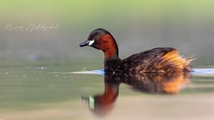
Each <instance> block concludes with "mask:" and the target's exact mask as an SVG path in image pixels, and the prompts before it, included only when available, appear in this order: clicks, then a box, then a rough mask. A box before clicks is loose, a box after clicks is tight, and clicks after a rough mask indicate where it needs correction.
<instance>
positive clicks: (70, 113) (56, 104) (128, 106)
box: [0, 62, 214, 120]
mask: <svg viewBox="0 0 214 120" xmlns="http://www.w3.org/2000/svg"><path fill="white" fill-rule="evenodd" d="M47 63H48V64H47ZM77 66H78V67H77ZM85 66H87V68H91V70H93V69H94V68H96V67H95V66H93V65H92V66H90V65H82V64H81V63H66V62H65V63H60V62H56V63H51V64H50V63H49V62H42V63H39V62H38V63H33V62H32V63H24V64H18V65H16V64H4V65H1V67H0V75H1V76H0V120H50V119H51V120H67V119H69V120H85V119H87V120H90V119H91V120H93V119H106V120H107V119H111V120H118V119H124V120H129V119H136V120H137V119H139V120H141V119H150V120H151V119H164V120H166V119H168V120H172V119H173V120H175V119H176V120H181V119H185V120H187V119H195V120H204V119H206V120H209V119H210V120H211V119H213V118H214V77H213V73H212V69H195V72H194V73H193V75H192V76H191V78H190V80H189V81H188V80H187V79H185V81H181V80H182V79H180V77H179V78H178V79H177V78H176V80H178V82H175V84H171V83H170V84H169V86H168V89H161V88H164V87H160V89H158V90H156V89H152V91H149V90H148V88H147V87H146V86H144V88H143V89H145V90H142V88H140V89H141V90H140V89H138V88H139V86H136V84H135V86H134V87H131V86H130V85H133V84H132V83H131V82H127V81H129V79H128V78H116V79H118V80H119V81H120V80H121V79H122V80H124V81H123V82H121V83H114V84H110V83H108V84H106V82H104V81H106V79H108V80H109V77H108V76H105V77H104V75H100V74H83V73H82V74H74V73H71V72H73V71H80V70H83V69H84V67H85ZM87 70H88V69H87ZM95 72H96V73H97V72H98V71H95ZM146 76H147V75H144V76H143V77H142V76H141V77H139V76H137V77H135V79H137V80H138V81H142V78H147V77H146ZM148 78H151V77H148ZM111 79H112V78H111ZM111 79H110V80H111ZM139 79H140V80H139ZM146 80H148V79H146ZM148 81H149V80H148ZM150 81H151V80H150ZM133 83H134V82H133ZM184 83H185V84H184ZM127 84H129V85H127ZM139 84H141V83H137V85H139ZM144 85H145V83H144ZM152 85H153V86H161V85H159V84H158V85H156V84H153V83H152ZM167 85H168V84H167ZM162 86H163V85H162ZM175 86H176V89H174V88H175ZM104 88H106V89H104ZM107 88H109V89H110V88H113V89H112V90H113V92H115V93H118V95H116V97H115V98H114V101H113V102H110V103H111V105H110V107H109V108H106V109H107V110H105V114H102V115H97V113H95V112H94V110H95V108H93V107H92V106H90V105H88V103H87V102H86V101H87V100H89V99H91V101H92V103H93V102H94V103H95V102H96V101H93V100H92V98H90V97H94V96H103V95H104V92H105V91H107ZM155 88H156V87H155ZM109 89H108V90H109ZM110 90H111V89H110ZM164 90H165V91H164ZM166 90H169V91H171V93H170V92H169V94H165V93H167V92H166ZM145 91H146V92H145ZM158 93H161V94H158ZM81 98H82V100H81ZM87 98H88V99H87ZM99 110H101V108H100V109H99Z"/></svg>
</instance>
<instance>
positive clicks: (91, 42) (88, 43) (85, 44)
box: [79, 40, 94, 47]
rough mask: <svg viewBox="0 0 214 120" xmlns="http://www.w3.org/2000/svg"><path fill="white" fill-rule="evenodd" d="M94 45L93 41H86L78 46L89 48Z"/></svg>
mask: <svg viewBox="0 0 214 120" xmlns="http://www.w3.org/2000/svg"><path fill="white" fill-rule="evenodd" d="M93 43H94V40H86V41H84V42H82V43H81V44H80V45H79V46H80V47H84V46H91V45H92V44H93Z"/></svg>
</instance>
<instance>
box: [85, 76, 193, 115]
mask: <svg viewBox="0 0 214 120" xmlns="http://www.w3.org/2000/svg"><path fill="white" fill-rule="evenodd" d="M189 78H190V73H189V72H186V73H183V74H161V73H148V74H146V73H145V74H137V75H136V74H135V75H133V74H129V75H121V74H119V75H117V74H113V75H108V74H106V75H105V76H104V83H105V89H104V93H103V94H99V95H93V96H89V97H81V99H82V100H84V101H86V102H87V104H88V107H89V109H90V110H91V111H92V112H93V113H95V114H96V115H99V116H103V115H107V114H108V113H109V112H110V111H111V110H112V109H113V106H114V105H113V103H114V102H115V100H116V99H117V97H118V94H119V85H120V84H121V83H124V84H128V85H130V86H131V87H132V90H134V91H139V92H144V93H149V94H176V93H178V92H179V90H181V84H185V83H189Z"/></svg>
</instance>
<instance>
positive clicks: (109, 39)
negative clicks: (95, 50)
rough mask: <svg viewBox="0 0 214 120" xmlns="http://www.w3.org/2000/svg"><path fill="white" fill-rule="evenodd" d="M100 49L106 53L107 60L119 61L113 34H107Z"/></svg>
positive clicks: (101, 39) (102, 38) (102, 39)
mask: <svg viewBox="0 0 214 120" xmlns="http://www.w3.org/2000/svg"><path fill="white" fill-rule="evenodd" d="M100 41H101V42H100V47H101V50H102V51H103V53H104V57H105V60H108V59H119V51H118V46H117V43H116V41H115V39H114V37H113V36H112V35H111V34H105V35H103V36H102V37H101V38H100Z"/></svg>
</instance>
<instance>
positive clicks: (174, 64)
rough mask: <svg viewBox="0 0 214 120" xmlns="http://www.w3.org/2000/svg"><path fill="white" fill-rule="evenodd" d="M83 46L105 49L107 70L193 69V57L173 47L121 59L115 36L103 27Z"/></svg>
mask: <svg viewBox="0 0 214 120" xmlns="http://www.w3.org/2000/svg"><path fill="white" fill-rule="evenodd" d="M83 46H91V47H94V48H96V49H99V50H102V51H103V53H104V57H105V58H104V69H105V72H110V73H129V72H132V73H136V74H138V73H167V74H175V73H181V72H190V71H191V67H190V65H189V64H190V62H191V60H192V59H191V58H184V57H182V56H181V55H180V54H179V52H178V50H176V49H174V48H171V47H164V48H160V47H159V48H154V49H151V50H147V51H144V52H141V53H137V54H133V55H131V56H130V57H128V58H125V59H123V60H121V59H120V58H119V56H118V55H119V52H118V46H117V43H116V41H115V39H114V37H113V36H112V35H111V34H110V32H108V31H106V30H105V29H102V28H98V29H95V30H94V31H92V32H91V33H90V35H89V37H88V40H86V41H85V42H83V43H81V44H80V47H83Z"/></svg>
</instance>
